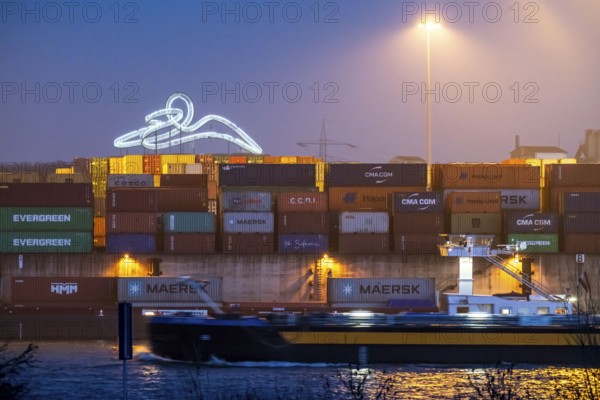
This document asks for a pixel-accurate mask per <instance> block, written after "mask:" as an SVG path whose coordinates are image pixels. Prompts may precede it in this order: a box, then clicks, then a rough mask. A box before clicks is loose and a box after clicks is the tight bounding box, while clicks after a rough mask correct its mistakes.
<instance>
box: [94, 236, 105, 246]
mask: <svg viewBox="0 0 600 400" xmlns="http://www.w3.org/2000/svg"><path fill="white" fill-rule="evenodd" d="M94 247H95V248H98V249H104V248H105V247H106V236H94Z"/></svg>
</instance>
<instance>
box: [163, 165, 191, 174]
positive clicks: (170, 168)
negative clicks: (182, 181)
mask: <svg viewBox="0 0 600 400" xmlns="http://www.w3.org/2000/svg"><path fill="white" fill-rule="evenodd" d="M186 165H187V164H163V166H162V173H163V175H165V174H169V175H173V174H185V166H186Z"/></svg>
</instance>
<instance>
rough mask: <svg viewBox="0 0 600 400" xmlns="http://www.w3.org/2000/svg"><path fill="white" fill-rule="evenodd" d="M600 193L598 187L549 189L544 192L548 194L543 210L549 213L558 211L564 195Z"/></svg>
mask: <svg viewBox="0 0 600 400" xmlns="http://www.w3.org/2000/svg"><path fill="white" fill-rule="evenodd" d="M598 191H600V187H599V186H589V187H583V186H579V187H574V186H564V187H562V186H561V187H550V188H548V189H547V190H546V193H548V199H547V201H546V202H545V204H544V207H545V210H549V211H559V209H560V204H561V203H562V202H563V196H564V194H565V193H590V192H592V193H593V192H598Z"/></svg>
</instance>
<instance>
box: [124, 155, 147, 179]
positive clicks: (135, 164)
mask: <svg viewBox="0 0 600 400" xmlns="http://www.w3.org/2000/svg"><path fill="white" fill-rule="evenodd" d="M122 162H123V173H124V174H129V175H131V174H143V173H144V156H143V155H141V154H132V155H126V156H123V161H122Z"/></svg>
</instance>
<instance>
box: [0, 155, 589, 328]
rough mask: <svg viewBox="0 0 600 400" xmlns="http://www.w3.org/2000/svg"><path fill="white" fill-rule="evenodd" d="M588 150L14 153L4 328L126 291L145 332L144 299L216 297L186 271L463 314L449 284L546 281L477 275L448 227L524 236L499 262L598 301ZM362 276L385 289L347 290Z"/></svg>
mask: <svg viewBox="0 0 600 400" xmlns="http://www.w3.org/2000/svg"><path fill="white" fill-rule="evenodd" d="M572 162H573V160H568V159H563V160H524V159H521V160H518V159H514V160H508V161H507V162H503V163H483V164H469V163H451V164H439V165H435V166H434V167H433V171H432V186H433V191H427V190H426V186H427V173H426V172H427V171H426V170H427V168H426V166H425V165H424V164H389V163H388V164H355V163H325V162H322V161H321V160H318V159H315V158H312V157H297V156H289V157H288V156H278V157H275V156H250V155H222V156H220V155H194V154H163V155H159V154H154V155H127V156H123V157H109V158H91V159H75V160H74V162H73V164H72V166H68V167H64V168H63V167H62V166H60V167H56V166H54V167H56V168H54V167H51V168H49V169H47V170H45V171H37V170H35V168H33V169H32V168H29V169H25V168H24V169H23V170H21V171H19V170H14V165H13V166H11V168H12V169H13V171H12V172H11V171H8V170H7V169H4V170H3V171H5V172H2V173H0V182H1V183H0V264H1V267H2V278H1V280H2V283H1V286H0V297H1V300H2V306H3V308H2V312H3V314H2V315H1V316H0V323H1V324H3V327H4V328H6V329H3V330H2V331H1V332H3V333H2V334H3V335H4V336H5V337H6V338H15V337H19V335H18V333H19V329H20V326H21V325H22V326H23V332H24V333H23V337H27V336H28V335H29V337H31V336H32V335H33V336H34V337H37V338H60V337H70V335H71V331H70V329H71V328H70V326H72V325H68V324H62V325H61V323H58V327H57V326H56V324H54V322H52V323H50V322H49V323H48V324H41V325H38V327H36V325H35V320H34V319H31V320H26V319H21V318H20V317H19V318H13V317H15V316H20V315H23V313H25V312H30V313H31V314H32V315H33V314H35V315H40V314H43V313H45V312H46V311H45V310H64V309H65V308H69V309H71V310H75V309H79V310H81V312H82V313H93V314H94V315H96V316H97V315H105V316H106V315H110V313H111V312H114V310H115V308H116V304H117V303H118V302H123V301H127V302H131V303H132V304H133V305H134V307H135V310H136V315H138V316H139V317H140V318H139V321H138V322H139V325H140V327H139V328H138V329H136V332H137V333H136V335H137V336H136V337H143V336H141V335H145V333H144V332H146V330H145V328H144V327H143V321H144V319H143V318H141V314H142V310H150V309H152V310H154V309H156V310H161V309H165V310H194V309H200V310H202V309H207V304H206V303H205V302H204V301H198V299H197V295H196V293H195V292H193V290H192V289H190V287H188V286H186V285H182V284H181V283H180V282H178V281H177V278H176V277H177V276H180V275H193V276H198V277H201V278H202V279H205V280H209V281H211V282H212V283H211V285H210V286H209V287H208V288H209V289H208V290H209V291H211V295H212V296H213V298H214V300H215V301H216V302H217V303H218V304H220V306H221V307H223V308H224V309H226V310H228V311H241V312H244V313H249V314H258V313H259V312H262V311H273V310H275V311H279V310H285V311H292V312H303V313H307V312H310V311H320V312H336V311H337V312H338V313H344V312H348V311H351V310H357V309H360V310H368V311H372V312H376V313H379V312H384V313H388V314H393V313H398V312H434V311H445V312H448V310H449V308H451V307H455V306H456V307H457V309H458V307H460V304H454V303H453V301H454V300H456V301H457V302H460V301H463V300H461V299H460V298H458V297H457V298H454V297H452V296H450V297H445V296H442V294H444V293H446V294H451V293H456V294H458V293H460V291H459V288H460V287H461V285H462V286H465V285H467V286H468V282H467V280H468V279H471V281H470V285H471V289H472V290H471V293H473V292H475V293H487V294H488V295H492V294H495V293H496V294H497V293H508V294H514V293H519V294H520V295H522V296H524V297H527V296H530V295H535V294H538V293H539V292H537V291H536V289H535V288H534V289H532V288H530V287H528V286H527V285H526V284H523V283H522V282H521V281H520V280H518V279H515V278H514V277H513V276H512V275H510V274H508V273H507V272H506V271H505V270H503V269H502V268H500V267H499V266H498V265H497V264H498V263H494V262H491V261H489V260H487V259H485V258H475V259H474V260H473V263H472V264H471V267H470V268H471V271H470V275H469V276H470V278H465V277H462V276H461V275H460V274H461V272H460V271H461V269H460V266H459V265H458V258H457V257H441V256H440V253H439V247H438V246H439V245H442V244H443V243H444V241H445V240H446V239H447V238H446V237H444V236H441V235H443V234H447V235H458V236H461V235H463V236H465V235H466V236H468V235H479V236H488V237H492V238H493V239H492V241H493V243H495V244H503V243H504V244H514V243H523V242H524V243H526V244H527V250H526V251H520V252H519V253H518V257H516V258H515V257H504V258H503V259H502V260H501V262H499V264H502V265H505V266H506V265H508V264H510V266H508V267H506V268H507V269H508V270H511V271H513V273H516V274H517V275H523V274H524V275H526V276H533V277H535V278H537V279H538V280H539V281H544V282H545V283H546V285H547V286H549V287H550V289H551V290H550V291H551V292H552V293H560V294H562V295H563V296H570V299H571V300H575V299H576V298H580V299H582V300H581V301H580V303H579V304H583V303H584V301H583V300H586V301H587V297H588V293H589V294H590V295H589V296H591V297H592V298H593V299H595V298H596V297H597V293H595V291H594V288H593V285H592V286H586V287H584V286H581V285H578V283H577V282H578V279H579V278H580V277H581V276H582V274H583V273H584V272H588V273H589V274H590V275H591V274H593V273H594V271H595V270H594V269H590V268H589V265H594V264H595V263H596V262H597V260H599V259H600V230H599V228H598V227H599V226H600V224H596V223H594V221H596V220H597V219H598V216H600V206H599V204H600V185H599V184H598V182H600V164H573V163H572ZM580 256H583V257H580ZM578 260H579V261H578ZM496 261H498V260H496ZM515 271H517V272H515ZM591 278H592V279H593V278H594V277H593V276H592V277H591ZM421 279H423V280H428V279H430V280H431V284H428V286H425V285H422V286H421V288H424V287H427V288H428V289H427V290H424V291H422V292H421V293H420V294H418V295H417V294H415V293H403V292H402V290H400V291H395V290H392V289H390V291H387V289H383V288H388V287H389V288H392V287H400V288H401V287H402V286H403V285H406V284H408V285H410V284H411V282H415V281H418V280H421ZM419 284H421V283H419ZM345 285H351V286H352V285H362V286H363V287H365V288H366V287H370V288H382V289H381V292H378V290H380V289H376V290H377V291H376V290H375V289H373V290H365V291H363V292H360V291H358V292H356V291H355V292H353V293H352V294H348V293H346V292H344V286H345ZM369 285H370V286H369ZM586 288H587V289H589V291H588V290H587V289H586ZM513 292H514V293H513ZM563 298H566V297H563ZM575 304H577V303H575ZM490 307H491V306H490V304H489V303H486V304H481V305H480V307H479V308H480V310H479V311H481V312H487V313H490V311H489V310H490ZM464 310H465V307H464V305H463V306H462V307H461V308H460V310H458V311H464ZM475 311H476V310H474V309H473V312H475ZM61 312H62V311H57V314H56V315H55V316H57V315H59V314H61ZM499 312H500V311H499ZM506 312H508V313H509V315H508V316H509V317H510V316H511V315H512V316H517V315H518V309H517V308H514V309H512V310H509V311H506ZM9 314H10V316H9ZM53 315H54V314H53ZM32 318H33V317H32ZM32 321H33V322H32ZM49 321H51V318H50V319H49ZM98 321H99V320H95V322H94V324H97V325H94V324H93V326H94V328H93V329H92V328H89V329H88V328H86V326H88V325H86V324H85V323H81V324H79V323H78V324H77V325H76V327H79V328H77V329H80V332H79V333H78V337H79V336H81V337H90V338H91V337H95V336H102V337H107V336H108V335H110V334H112V332H114V329H113V328H112V326H109V324H107V323H105V322H98ZM19 324H21V325H19ZM63 325H64V326H63ZM90 326H91V325H90ZM33 327H36V328H33ZM36 329H37V330H36ZM44 329H46V330H47V331H48V332H49V333H46V332H44ZM86 329H87V331H86ZM31 332H33V333H31ZM96 332H98V333H96ZM106 332H108V333H106Z"/></svg>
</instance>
